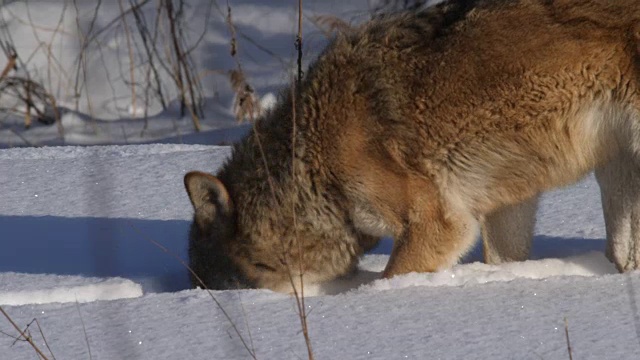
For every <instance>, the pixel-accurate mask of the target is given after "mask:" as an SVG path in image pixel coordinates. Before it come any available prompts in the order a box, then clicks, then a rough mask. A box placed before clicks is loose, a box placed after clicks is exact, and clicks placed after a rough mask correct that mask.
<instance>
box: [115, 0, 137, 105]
mask: <svg viewBox="0 0 640 360" xmlns="http://www.w3.org/2000/svg"><path fill="white" fill-rule="evenodd" d="M118 6H119V7H120V13H121V14H122V25H123V26H124V33H125V37H126V39H127V49H128V52H129V76H130V77H131V113H132V116H134V117H135V116H136V114H137V108H136V97H137V96H136V78H135V59H134V56H133V46H132V45H131V32H130V30H129V24H127V17H126V16H124V6H123V5H122V0H118Z"/></svg>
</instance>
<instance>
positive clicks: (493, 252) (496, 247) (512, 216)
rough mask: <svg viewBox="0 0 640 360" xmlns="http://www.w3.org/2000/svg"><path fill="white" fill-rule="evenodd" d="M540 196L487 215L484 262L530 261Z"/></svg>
mask: <svg viewBox="0 0 640 360" xmlns="http://www.w3.org/2000/svg"><path fill="white" fill-rule="evenodd" d="M537 209H538V196H537V195H536V196H534V197H533V198H531V199H528V200H525V201H524V202H522V203H520V204H515V205H509V206H504V207H502V208H499V209H497V210H495V211H494V212H492V213H490V214H487V215H486V216H485V218H484V221H483V222H482V243H483V249H484V261H485V263H487V264H501V263H504V262H510V261H524V260H527V259H528V258H529V250H530V249H531V241H532V239H533V228H534V226H535V222H536V210H537Z"/></svg>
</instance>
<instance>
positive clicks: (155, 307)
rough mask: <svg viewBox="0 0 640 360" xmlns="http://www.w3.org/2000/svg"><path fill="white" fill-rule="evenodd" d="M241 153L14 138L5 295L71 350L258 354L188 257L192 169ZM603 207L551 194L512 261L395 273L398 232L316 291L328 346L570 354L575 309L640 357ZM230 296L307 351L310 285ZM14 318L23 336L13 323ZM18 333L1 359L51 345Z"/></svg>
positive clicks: (272, 338)
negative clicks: (299, 293)
mask: <svg viewBox="0 0 640 360" xmlns="http://www.w3.org/2000/svg"><path fill="white" fill-rule="evenodd" d="M228 154H229V148H228V147H220V146H204V145H176V144H154V145H135V146H134V145H131V146H94V147H69V146H65V147H50V148H18V149H8V150H2V151H0V169H3V171H1V172H0V189H2V192H1V194H2V198H3V201H2V202H1V203H0V229H2V235H1V237H2V240H3V241H2V244H3V251H2V252H1V253H0V274H1V275H0V304H2V305H3V308H5V309H6V311H7V312H8V313H9V314H10V316H11V317H12V318H13V320H14V321H16V323H18V324H20V326H25V325H26V324H28V323H29V322H30V321H31V320H33V319H34V318H37V319H38V321H39V323H40V325H41V326H42V328H43V333H44V334H45V338H46V340H47V343H48V344H49V345H50V347H51V350H52V352H53V354H54V355H55V356H56V357H57V358H87V357H88V354H89V351H91V354H92V356H96V357H99V358H104V359H123V358H128V359H159V358H164V359H173V358H186V357H189V358H196V359H197V358H225V359H227V358H229V359H231V358H238V359H240V358H249V353H248V352H247V350H246V349H244V347H243V346H242V343H241V342H240V340H239V337H238V335H237V334H236V333H235V332H234V330H233V328H232V327H231V324H230V323H229V321H228V320H226V318H225V316H224V315H223V314H222V313H221V311H220V309H219V307H218V306H217V305H216V304H215V303H214V302H213V300H212V299H211V297H210V296H209V294H208V293H207V292H206V291H204V290H200V289H195V290H191V289H189V283H188V280H187V272H186V270H185V269H184V267H183V265H182V264H181V263H180V262H179V261H178V260H176V258H175V257H174V256H177V257H179V258H182V259H186V236H187V231H188V225H189V221H190V217H191V214H192V210H191V208H190V206H191V205H190V204H189V201H188V198H187V197H186V194H185V193H184V190H183V189H182V187H183V185H182V176H183V174H184V173H185V172H187V171H188V170H192V169H201V170H205V171H211V172H213V171H215V169H216V168H217V167H219V166H220V165H221V163H222V161H223V160H224V158H225V157H226V156H228ZM36 195H38V196H37V197H36ZM600 212H601V209H600V205H599V195H598V186H597V184H596V182H595V180H594V178H593V177H592V176H590V177H588V178H587V179H585V180H584V181H582V182H580V183H579V184H576V185H574V186H572V187H569V188H567V189H561V190H558V191H555V192H551V193H548V194H546V195H545V196H544V198H543V200H542V204H541V209H540V213H539V216H538V218H539V221H538V223H537V227H536V238H535V241H534V245H533V254H532V259H533V260H530V261H526V262H521V263H510V264H504V265H500V266H494V265H486V264H482V263H479V261H480V260H481V253H480V249H479V248H476V249H475V250H474V251H472V253H471V254H469V255H468V256H467V258H466V259H465V261H464V262H463V263H462V264H460V265H457V266H455V267H453V268H452V269H450V270H446V271H442V272H440V273H433V274H416V273H412V274H407V275H404V276H400V277H396V278H393V279H390V280H382V279H379V277H380V273H381V271H382V269H383V268H384V264H385V263H386V260H387V259H388V254H389V250H390V241H389V240H386V241H383V243H382V244H381V245H380V246H379V247H378V248H377V249H375V250H374V251H373V253H372V254H369V255H366V256H365V257H364V258H363V260H362V262H361V264H360V271H359V272H358V273H357V274H356V275H354V276H353V277H351V278H347V279H341V280H337V281H335V282H332V283H330V284H325V285H322V286H310V287H308V289H306V294H307V297H306V305H307V307H308V308H307V310H308V311H309V327H310V333H311V339H312V344H313V350H314V354H315V355H316V356H317V358H319V359H325V358H326V359H335V358H349V359H358V358H363V359H364V358H367V359H371V358H375V359H389V358H404V357H405V356H406V357H407V358H425V357H428V358H433V359H452V358H483V359H486V358H518V359H529V358H531V359H537V358H540V357H542V358H544V359H556V358H566V357H567V350H566V340H565V335H564V318H565V317H566V318H567V319H568V323H569V331H570V338H571V344H572V348H573V349H574V356H575V358H579V359H618V358H624V357H629V356H630V355H631V354H635V353H636V352H637V351H638V350H640V346H639V345H638V336H637V334H636V326H638V324H640V322H639V321H638V311H637V304H636V299H637V294H636V292H637V290H636V288H637V287H638V286H639V285H640V284H639V283H638V276H637V274H636V273H631V274H623V275H621V274H617V272H616V271H615V268H614V267H613V265H611V263H609V262H608V261H607V260H606V258H605V257H604V254H603V249H604V240H603V237H604V225H603V222H602V215H601V214H600ZM150 240H153V241H155V242H157V243H159V244H161V245H162V246H165V247H166V248H167V251H169V252H170V254H167V253H165V252H164V251H163V250H161V249H160V248H158V247H157V246H156V245H154V244H153V243H151V242H150ZM212 294H213V296H215V298H216V300H217V301H218V302H219V303H220V304H221V305H222V306H223V307H224V309H225V311H227V312H228V313H229V316H230V317H231V319H232V320H233V322H234V323H235V324H236V326H237V327H238V328H239V331H240V333H241V334H242V335H243V337H244V338H245V339H246V341H247V342H249V340H248V339H249V332H250V333H251V335H250V336H251V339H252V341H253V347H254V348H255V351H256V354H257V357H258V358H259V359H272V358H297V357H305V354H306V348H305V345H304V341H303V338H302V335H301V334H300V330H299V320H298V318H297V315H296V310H295V309H296V308H295V303H294V300H293V298H292V297H290V296H289V295H285V294H277V293H273V292H270V291H266V290H242V291H215V292H212ZM107 300H109V301H107ZM81 319H82V322H84V324H85V329H86V330H83V327H82V323H81ZM32 326H33V325H32ZM0 330H1V331H3V332H5V333H8V334H14V335H15V331H13V330H12V329H11V328H10V327H9V324H8V323H7V322H4V321H3V320H2V319H0ZM85 331H86V338H88V340H89V345H87V343H86V341H87V340H86V339H85V334H84V332H85ZM31 334H32V336H33V337H34V339H35V340H36V341H37V342H38V344H41V345H43V344H44V343H43V341H44V340H42V336H41V335H40V333H39V331H36V330H35V329H34V328H31ZM13 342H14V339H12V338H10V337H8V336H2V334H0V348H1V349H3V353H2V355H0V358H3V359H4V358H7V359H31V358H33V356H34V354H33V350H32V349H31V348H30V347H29V346H28V344H26V343H24V342H18V343H16V344H15V345H13V346H12V343H13ZM43 348H44V346H43Z"/></svg>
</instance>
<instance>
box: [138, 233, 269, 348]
mask: <svg viewBox="0 0 640 360" xmlns="http://www.w3.org/2000/svg"><path fill="white" fill-rule="evenodd" d="M129 226H130V227H131V228H132V229H133V231H135V232H136V233H138V235H140V236H141V237H142V238H143V239H144V240H145V241H147V242H149V243H150V244H152V245H154V246H155V247H157V248H158V249H160V250H162V252H164V253H165V254H167V255H169V256H171V257H172V258H174V259H176V260H177V261H178V262H179V263H180V264H181V265H182V266H183V267H184V268H185V269H187V271H189V273H190V274H191V275H193V277H194V278H195V279H196V281H197V282H198V284H200V285H201V286H202V288H203V289H204V290H205V291H206V292H207V293H208V294H209V297H210V298H211V300H213V302H214V303H215V304H216V306H217V307H218V309H220V311H221V312H222V315H224V317H225V318H226V319H227V321H229V323H230V324H231V327H232V328H233V331H234V332H235V333H236V334H237V335H238V337H239V339H240V342H241V343H242V346H243V347H244V348H245V349H246V350H247V352H249V355H250V356H251V358H252V359H254V360H257V357H256V351H255V349H253V347H249V344H248V343H247V341H246V340H245V339H244V337H243V336H242V334H241V333H240V330H239V329H238V327H237V326H236V324H235V323H234V322H233V319H231V316H230V315H229V313H228V312H227V311H226V310H225V309H224V307H223V306H222V303H220V301H218V299H216V297H215V296H213V293H212V292H211V290H209V289H208V288H207V285H205V283H204V281H203V280H202V278H200V276H199V275H198V274H196V272H195V271H193V269H192V268H191V267H190V266H189V265H188V264H187V263H186V262H185V261H184V260H182V259H181V258H180V257H179V256H178V255H176V254H175V253H173V252H172V251H170V250H169V249H167V248H166V247H164V246H163V245H162V244H160V243H159V242H157V241H155V240H153V239H151V238H149V237H147V236H146V235H145V234H143V233H142V231H140V230H139V229H138V228H137V227H136V226H135V225H133V224H132V223H130V222H129Z"/></svg>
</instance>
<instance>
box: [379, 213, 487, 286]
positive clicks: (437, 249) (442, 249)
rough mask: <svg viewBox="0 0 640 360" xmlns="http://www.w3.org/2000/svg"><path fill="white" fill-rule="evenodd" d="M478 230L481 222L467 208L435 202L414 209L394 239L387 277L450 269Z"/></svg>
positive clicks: (472, 241)
mask: <svg viewBox="0 0 640 360" xmlns="http://www.w3.org/2000/svg"><path fill="white" fill-rule="evenodd" d="M477 233H478V221H477V220H476V219H475V218H474V217H473V216H472V215H471V214H469V213H467V212H465V211H456V210H453V209H451V208H449V207H447V206H443V205H440V204H435V203H434V202H429V205H427V206H425V207H423V208H418V209H414V211H412V212H411V214H410V215H409V221H408V223H407V224H406V226H405V229H404V232H403V234H402V235H401V236H399V237H397V238H396V239H395V241H394V245H393V251H392V252H391V257H390V258H389V262H388V263H387V267H386V268H385V270H384V273H383V277H385V278H390V277H392V276H394V275H400V274H406V273H409V272H434V271H438V270H442V269H446V268H448V267H450V266H452V265H454V264H455V263H456V262H457V261H458V260H459V259H460V257H461V256H462V255H464V254H465V253H466V252H467V251H468V250H469V248H470V247H471V246H472V245H473V243H474V241H475V239H476V236H477Z"/></svg>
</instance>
